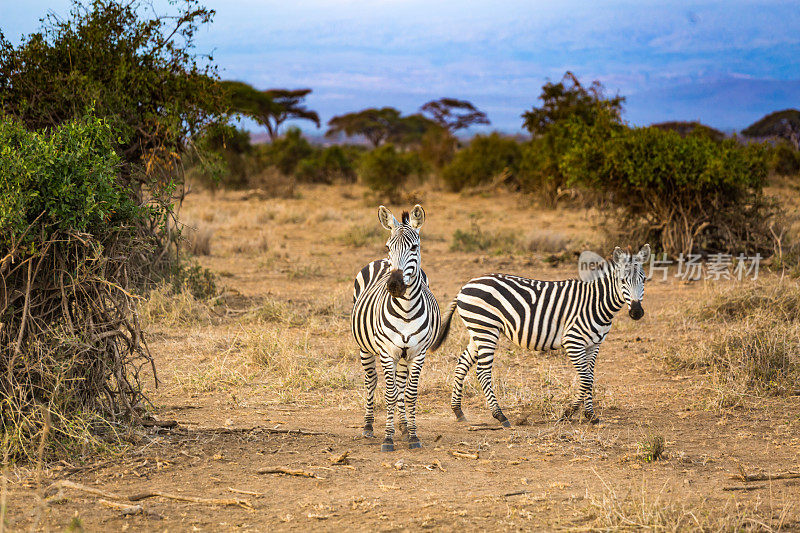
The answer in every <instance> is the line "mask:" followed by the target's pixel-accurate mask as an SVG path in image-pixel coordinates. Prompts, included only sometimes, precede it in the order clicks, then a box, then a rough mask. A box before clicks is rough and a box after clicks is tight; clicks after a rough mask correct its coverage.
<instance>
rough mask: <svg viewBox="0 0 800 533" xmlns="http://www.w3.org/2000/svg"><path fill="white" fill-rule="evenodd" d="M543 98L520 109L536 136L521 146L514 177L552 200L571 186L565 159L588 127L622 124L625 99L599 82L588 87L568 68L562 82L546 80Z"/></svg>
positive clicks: (542, 199) (526, 125)
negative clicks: (608, 93)
mask: <svg viewBox="0 0 800 533" xmlns="http://www.w3.org/2000/svg"><path fill="white" fill-rule="evenodd" d="M539 100H541V102H542V103H541V106H540V107H534V108H532V109H531V110H530V111H526V112H525V113H523V114H522V118H523V119H524V122H523V127H524V128H525V129H527V130H528V131H529V132H530V134H531V137H532V140H531V142H529V143H526V144H525V146H523V148H522V155H521V161H520V168H519V172H518V174H517V177H516V181H517V182H518V183H519V185H520V188H521V189H522V190H524V191H527V192H533V193H535V195H536V198H538V199H539V201H540V202H542V203H544V204H547V205H553V204H554V203H555V202H556V201H557V199H558V198H559V197H560V196H561V194H562V192H563V190H564V189H565V188H566V186H567V184H566V177H565V176H564V175H563V174H562V172H561V169H560V164H561V159H562V158H563V157H564V155H565V154H566V153H567V152H568V151H569V150H570V149H571V148H572V147H573V145H574V144H575V143H576V142H577V141H578V140H579V138H580V136H581V135H582V134H583V132H584V131H585V130H592V131H594V132H595V133H597V134H604V133H603V132H602V131H601V130H605V129H608V130H612V129H617V128H620V127H622V121H621V118H620V117H621V114H622V104H623V103H624V101H625V98H624V97H622V96H619V95H616V96H613V97H608V96H606V94H605V90H604V88H603V85H602V84H601V83H600V82H598V81H595V82H593V83H592V84H591V85H590V86H588V87H585V86H583V85H582V84H581V82H580V81H579V80H578V78H577V77H576V76H575V75H574V74H573V73H572V72H567V73H566V74H564V77H563V78H562V79H561V81H559V82H558V83H552V82H548V83H545V84H544V85H543V86H542V92H541V94H540V95H539Z"/></svg>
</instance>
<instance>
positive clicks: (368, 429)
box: [361, 350, 378, 438]
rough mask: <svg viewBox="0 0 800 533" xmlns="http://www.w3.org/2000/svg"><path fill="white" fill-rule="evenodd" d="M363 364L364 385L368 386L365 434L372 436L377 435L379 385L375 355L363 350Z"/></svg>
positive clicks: (368, 436)
mask: <svg viewBox="0 0 800 533" xmlns="http://www.w3.org/2000/svg"><path fill="white" fill-rule="evenodd" d="M361 366H362V367H363V368H364V386H365V387H366V388H367V407H366V411H365V413H364V436H365V437H367V438H372V437H374V436H375V433H374V432H373V430H372V424H373V423H374V422H375V387H377V385H378V373H377V372H376V371H375V355H373V354H371V353H367V352H365V351H363V350H361Z"/></svg>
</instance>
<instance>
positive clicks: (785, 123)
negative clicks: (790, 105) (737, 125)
mask: <svg viewBox="0 0 800 533" xmlns="http://www.w3.org/2000/svg"><path fill="white" fill-rule="evenodd" d="M742 135H744V136H745V137H756V138H759V137H779V138H781V139H786V140H787V141H789V142H790V143H792V145H793V146H794V147H795V149H798V150H800V111H798V110H797V109H784V110H783V111H776V112H774V113H770V114H769V115H767V116H765V117H764V118H762V119H761V120H759V121H757V122H754V123H753V124H751V125H750V126H748V127H747V128H745V129H743V130H742Z"/></svg>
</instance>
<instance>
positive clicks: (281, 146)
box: [262, 128, 314, 176]
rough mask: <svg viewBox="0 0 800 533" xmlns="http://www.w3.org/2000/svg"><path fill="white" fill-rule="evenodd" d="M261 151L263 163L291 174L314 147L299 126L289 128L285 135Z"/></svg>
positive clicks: (310, 153)
mask: <svg viewBox="0 0 800 533" xmlns="http://www.w3.org/2000/svg"><path fill="white" fill-rule="evenodd" d="M262 153H263V162H264V163H266V164H267V165H272V166H274V167H276V168H277V169H278V170H280V171H281V172H282V173H283V174H285V175H287V176H292V175H293V174H294V171H295V169H296V168H297V165H298V164H299V163H300V161H302V160H303V159H305V158H307V157H309V156H311V155H312V154H313V153H314V149H313V148H312V147H311V144H310V143H309V142H308V141H307V140H306V138H305V137H303V132H302V131H300V128H289V129H288V130H286V134H285V135H283V136H282V137H279V138H278V139H275V140H274V141H272V142H271V143H269V144H268V145H266V146H265V147H264V148H263V152H262Z"/></svg>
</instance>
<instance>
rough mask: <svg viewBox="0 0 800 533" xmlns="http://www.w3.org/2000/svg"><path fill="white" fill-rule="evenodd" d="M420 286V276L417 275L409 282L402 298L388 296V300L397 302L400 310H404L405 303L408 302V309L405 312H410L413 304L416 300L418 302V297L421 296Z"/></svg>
mask: <svg viewBox="0 0 800 533" xmlns="http://www.w3.org/2000/svg"><path fill="white" fill-rule="evenodd" d="M421 285H422V276H420V275H419V274H417V276H416V277H415V278H414V279H413V280H412V281H411V283H410V284H409V285H407V286H406V290H405V291H404V292H403V294H402V296H392V295H391V294H390V295H389V300H394V301H395V302H398V303H399V305H400V307H401V308H405V305H404V304H405V302H408V309H405V310H406V311H411V309H412V308H413V307H414V306H413V305H411V304H413V303H414V302H415V301H416V300H419V298H420V295H421V294H422V291H421V290H420V289H421Z"/></svg>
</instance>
